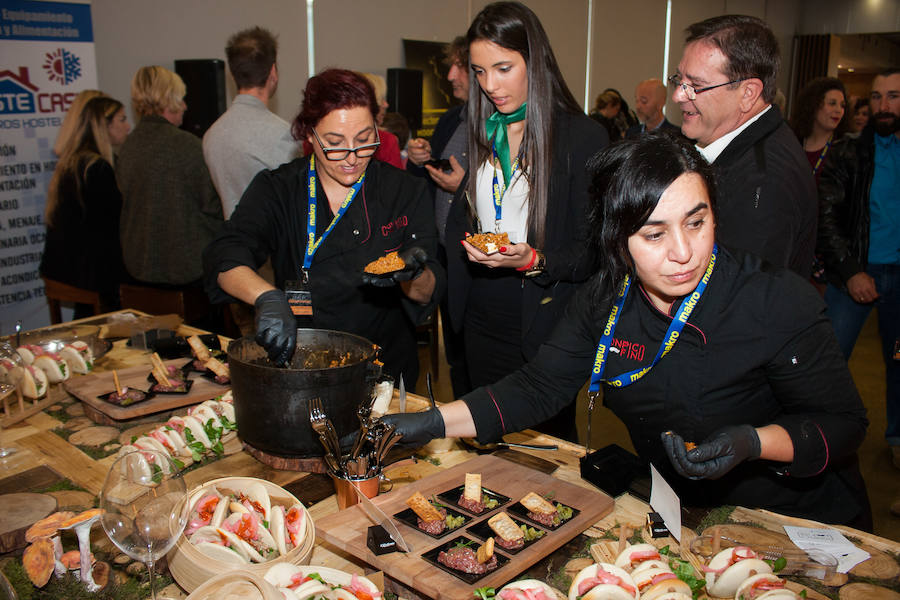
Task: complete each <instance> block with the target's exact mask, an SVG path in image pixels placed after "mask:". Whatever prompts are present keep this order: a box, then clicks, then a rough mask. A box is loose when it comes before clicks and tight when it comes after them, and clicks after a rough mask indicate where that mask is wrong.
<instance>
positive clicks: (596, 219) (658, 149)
mask: <svg viewBox="0 0 900 600" xmlns="http://www.w3.org/2000/svg"><path fill="white" fill-rule="evenodd" d="M587 169H588V173H589V175H590V178H591V185H590V190H589V192H590V197H591V200H590V213H589V215H588V225H589V231H590V236H589V238H588V244H589V250H590V252H591V254H592V255H593V256H595V257H599V258H598V260H600V261H601V265H602V266H601V267H600V270H599V271H598V272H597V273H596V275H594V277H593V279H592V280H591V282H590V283H589V285H590V286H591V296H592V300H593V301H594V302H595V303H596V304H598V305H600V306H604V307H605V306H606V305H607V304H608V303H609V302H610V301H611V300H612V298H613V297H614V296H615V294H616V293H617V292H618V289H619V287H620V286H621V284H622V281H623V280H624V279H625V275H627V274H629V273H632V272H633V271H634V266H633V264H632V262H631V256H630V254H629V252H628V238H629V237H631V236H632V235H634V234H635V233H637V231H638V230H639V229H640V228H641V227H643V226H644V223H646V222H647V219H648V218H650V214H651V213H652V212H653V210H654V209H655V208H656V205H657V204H658V203H659V198H660V196H662V195H663V192H665V191H666V190H667V189H668V188H669V186H670V185H672V182H674V181H675V180H676V179H678V178H679V177H680V176H681V175H684V174H685V173H696V174H698V175H700V177H701V178H702V179H703V182H704V184H706V191H707V193H708V194H709V205H710V210H711V211H712V213H713V216H714V217H715V214H716V189H715V179H714V176H713V172H712V168H711V167H710V166H709V163H707V162H706V160H705V159H704V158H703V157H702V156H701V155H700V153H699V152H697V149H696V148H694V146H693V144H691V143H690V142H688V141H687V140H686V139H683V138H681V136H673V135H670V134H667V133H664V132H661V131H648V132H647V133H645V134H643V135H641V136H640V137H639V138H636V139H632V140H625V141H622V142H619V143H617V144H613V145H611V146H609V147H607V148H606V149H604V150H601V151H600V152H598V153H597V154H596V155H594V157H593V158H591V159H590V160H589V161H588V164H587Z"/></svg>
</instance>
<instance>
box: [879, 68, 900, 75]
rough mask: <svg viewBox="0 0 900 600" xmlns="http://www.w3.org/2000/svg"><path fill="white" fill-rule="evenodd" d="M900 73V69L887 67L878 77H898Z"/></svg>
mask: <svg viewBox="0 0 900 600" xmlns="http://www.w3.org/2000/svg"><path fill="white" fill-rule="evenodd" d="M898 73H900V67H887V68H886V69H883V70H882V71H881V72H880V73H879V74H878V75H877V76H876V77H890V76H891V75H897V74H898Z"/></svg>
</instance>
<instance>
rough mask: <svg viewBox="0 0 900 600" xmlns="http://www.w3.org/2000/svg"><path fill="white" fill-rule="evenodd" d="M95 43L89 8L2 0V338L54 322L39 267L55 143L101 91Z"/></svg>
mask: <svg viewBox="0 0 900 600" xmlns="http://www.w3.org/2000/svg"><path fill="white" fill-rule="evenodd" d="M93 42H94V33H93V28H92V25H91V7H90V5H89V4H70V3H66V2H37V1H33V0H0V334H7V333H10V331H12V329H13V326H14V325H15V322H16V321H17V320H21V321H22V322H23V326H24V327H25V328H27V329H32V328H35V327H40V326H43V325H47V324H48V323H49V313H48V311H47V303H46V300H45V298H44V284H43V281H42V280H41V276H40V264H41V256H42V253H43V249H44V238H45V236H46V229H45V226H44V206H45V204H46V197H47V185H48V184H49V183H50V178H51V177H52V175H53V169H54V168H55V167H56V160H57V157H56V155H55V154H54V153H53V144H54V142H55V141H56V135H57V133H58V131H59V127H60V126H61V125H62V122H63V118H64V117H65V113H66V111H67V110H68V109H69V106H71V104H72V102H73V101H74V100H75V97H76V96H77V95H78V93H79V92H80V91H82V90H84V89H91V88H96V87H97V67H96V60H95V58H94V43H93ZM73 251H74V252H77V251H78V249H77V248H73Z"/></svg>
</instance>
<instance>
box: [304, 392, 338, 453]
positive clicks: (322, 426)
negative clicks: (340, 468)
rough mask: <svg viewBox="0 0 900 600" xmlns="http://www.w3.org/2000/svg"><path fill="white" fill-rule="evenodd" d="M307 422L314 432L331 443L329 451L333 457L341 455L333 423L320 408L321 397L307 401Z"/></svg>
mask: <svg viewBox="0 0 900 600" xmlns="http://www.w3.org/2000/svg"><path fill="white" fill-rule="evenodd" d="M309 422H310V424H311V425H312V427H313V429H314V430H315V432H316V433H318V434H319V435H320V436H325V437H326V438H327V440H328V442H329V443H330V444H331V453H332V454H333V455H334V456H335V458H337V457H339V456H340V455H341V444H340V442H339V441H338V437H337V432H336V431H335V429H334V425H333V424H332V423H331V420H330V419H329V418H328V416H327V415H326V414H325V410H324V409H323V408H322V399H321V398H312V399H311V400H310V401H309Z"/></svg>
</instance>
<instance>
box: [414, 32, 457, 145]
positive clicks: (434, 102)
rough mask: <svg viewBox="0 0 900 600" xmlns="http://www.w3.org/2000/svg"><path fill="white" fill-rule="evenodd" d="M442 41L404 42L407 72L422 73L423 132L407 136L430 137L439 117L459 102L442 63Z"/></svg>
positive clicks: (443, 45) (444, 44) (447, 71)
mask: <svg viewBox="0 0 900 600" xmlns="http://www.w3.org/2000/svg"><path fill="white" fill-rule="evenodd" d="M446 45H447V44H446V43H444V42H425V41H420V40H403V54H404V59H405V60H406V68H407V69H418V70H420V71H422V129H419V130H418V131H415V132H411V136H410V137H427V138H430V137H431V134H432V133H434V128H435V126H436V125H437V122H438V120H439V119H440V118H441V115H442V114H444V113H445V112H446V111H447V109H448V108H450V107H451V106H453V105H454V104H458V103H459V100H456V99H455V98H454V97H453V86H452V85H451V84H450V82H449V81H447V73H449V72H450V67H448V66H447V65H446V64H444V47H446Z"/></svg>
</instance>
